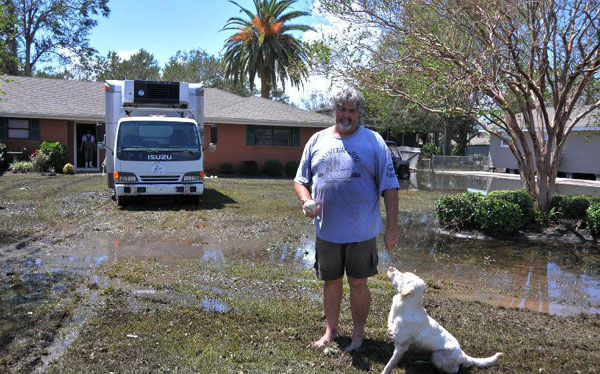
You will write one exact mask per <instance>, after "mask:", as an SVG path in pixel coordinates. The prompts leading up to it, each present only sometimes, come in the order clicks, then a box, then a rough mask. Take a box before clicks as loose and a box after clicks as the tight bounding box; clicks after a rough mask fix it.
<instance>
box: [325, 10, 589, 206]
mask: <svg viewBox="0 0 600 374" xmlns="http://www.w3.org/2000/svg"><path fill="white" fill-rule="evenodd" d="M321 5H322V10H323V11H325V12H329V13H331V14H335V15H337V16H339V17H340V19H341V20H342V21H345V22H348V24H350V25H352V27H353V28H354V29H357V30H366V31H364V33H363V34H362V35H360V37H359V38H354V40H352V41H351V44H350V43H341V44H338V45H337V46H336V48H337V50H341V51H343V50H344V48H346V49H348V48H351V50H353V51H360V54H361V56H359V57H360V58H356V57H355V56H352V57H355V58H354V59H353V60H350V61H348V59H346V61H345V62H347V64H346V65H345V66H344V65H342V64H341V63H338V65H337V66H336V68H337V70H338V71H339V74H340V75H343V74H346V75H348V76H350V77H351V78H353V79H356V80H358V78H359V77H360V78H361V79H362V81H363V82H367V83H368V85H369V87H370V88H372V89H379V90H381V91H382V92H386V93H388V94H389V95H391V96H397V97H402V98H404V99H405V100H408V101H411V102H413V103H415V104H417V105H419V106H421V107H422V108H425V109H428V110H430V111H432V112H436V113H441V114H445V115H450V116H454V115H465V116H471V118H473V119H476V120H477V121H478V122H479V125H480V126H481V127H482V128H484V129H485V130H486V131H488V132H489V133H490V134H492V135H494V136H497V137H499V138H501V139H503V140H504V141H505V142H506V143H507V144H508V145H509V147H510V149H511V151H512V153H513V155H514V156H515V158H516V160H517V163H518V165H519V171H520V173H521V181H522V183H523V185H524V187H525V189H526V190H527V192H528V193H529V194H530V195H531V196H532V197H533V198H534V200H535V202H536V205H537V207H538V208H539V209H541V210H542V211H548V210H549V208H550V202H551V200H552V195H553V193H554V190H555V180H556V174H557V171H558V162H559V158H560V154H561V149H562V147H563V146H564V144H565V141H566V139H567V138H568V136H569V135H570V133H571V132H572V130H573V128H574V127H575V126H576V125H577V124H578V123H580V121H581V119H582V118H585V117H586V116H587V115H589V114H590V113H592V111H594V110H595V109H596V108H598V106H600V100H597V99H596V100H594V99H591V100H588V98H589V97H591V98H593V97H594V95H584V93H585V92H586V87H589V85H590V84H593V82H595V79H594V77H595V76H597V74H598V71H599V70H600V38H598V34H599V30H600V17H599V11H600V3H598V1H596V0H575V1H574V0H555V1H550V0H540V1H519V0H505V1H481V0H410V1H409V0H398V1H387V0H335V1H334V0H321ZM382 45H383V46H384V47H385V48H382ZM382 51H386V53H382ZM357 54H358V52H356V53H355V55H357ZM326 56H328V55H326ZM328 57H330V55H329V56H328ZM407 77H408V78H415V77H420V79H407ZM592 91H593V90H592ZM457 93H458V94H457ZM453 97H458V98H461V99H464V98H468V99H469V100H453ZM447 99H450V100H447ZM582 101H584V102H587V103H589V105H587V106H583V107H582V106H580V105H578V104H581V102H582ZM474 104H476V105H474Z"/></svg>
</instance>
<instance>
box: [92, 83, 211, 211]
mask: <svg viewBox="0 0 600 374" xmlns="http://www.w3.org/2000/svg"><path fill="white" fill-rule="evenodd" d="M104 92H105V95H104V98H105V102H104V103H105V123H104V126H102V124H99V125H98V126H97V131H96V138H97V139H103V141H102V142H101V143H100V146H101V147H103V148H105V149H106V158H105V161H104V163H105V168H106V173H107V184H108V187H109V188H112V189H114V194H115V198H116V201H117V204H118V205H119V206H124V205H125V204H127V202H128V201H129V200H130V199H132V198H133V197H136V196H146V195H184V196H187V197H188V198H189V199H190V200H191V201H192V202H194V203H198V201H199V200H200V197H201V196H202V195H203V193H204V162H203V161H204V151H205V147H203V144H204V119H203V117H204V89H203V88H202V86H201V85H200V84H197V83H185V82H160V81H140V80H122V81H120V80H109V81H106V84H105V86H104ZM210 135H211V141H210V145H209V146H208V147H206V148H208V149H209V150H214V149H215V147H216V145H215V144H216V142H217V132H216V127H215V126H211V131H210Z"/></svg>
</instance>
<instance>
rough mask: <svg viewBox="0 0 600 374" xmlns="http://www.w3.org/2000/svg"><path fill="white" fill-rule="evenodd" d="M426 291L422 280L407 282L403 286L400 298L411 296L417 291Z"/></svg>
mask: <svg viewBox="0 0 600 374" xmlns="http://www.w3.org/2000/svg"><path fill="white" fill-rule="evenodd" d="M424 289H425V282H423V280H422V279H421V278H418V277H417V278H416V279H410V280H409V281H408V282H405V283H404V284H403V285H402V291H401V292H400V296H406V295H410V294H411V293H413V292H414V291H416V290H420V291H421V292H422V291H423V290H424Z"/></svg>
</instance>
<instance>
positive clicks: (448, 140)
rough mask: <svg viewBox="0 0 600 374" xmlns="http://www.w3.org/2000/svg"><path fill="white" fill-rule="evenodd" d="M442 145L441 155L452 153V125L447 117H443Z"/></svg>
mask: <svg viewBox="0 0 600 374" xmlns="http://www.w3.org/2000/svg"><path fill="white" fill-rule="evenodd" d="M444 124H445V126H444V147H443V151H442V153H443V155H444V156H449V155H451V154H452V126H451V124H450V120H449V119H448V118H446V119H444Z"/></svg>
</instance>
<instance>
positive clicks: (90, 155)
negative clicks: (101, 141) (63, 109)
mask: <svg viewBox="0 0 600 374" xmlns="http://www.w3.org/2000/svg"><path fill="white" fill-rule="evenodd" d="M75 128H76V131H75V144H76V145H77V149H76V154H77V157H76V160H77V161H76V164H77V165H75V166H76V167H77V169H98V142H97V140H96V125H94V124H92V123H78V124H77V125H76V126H75Z"/></svg>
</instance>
